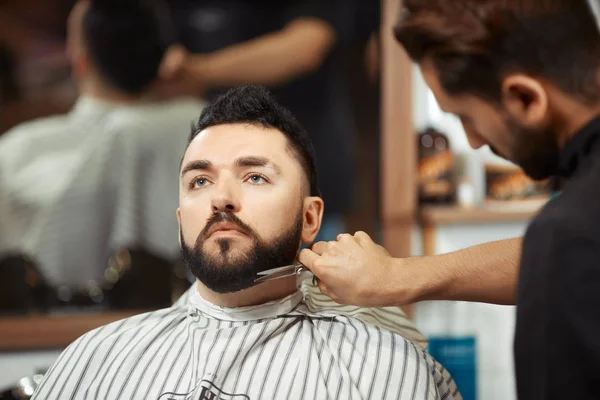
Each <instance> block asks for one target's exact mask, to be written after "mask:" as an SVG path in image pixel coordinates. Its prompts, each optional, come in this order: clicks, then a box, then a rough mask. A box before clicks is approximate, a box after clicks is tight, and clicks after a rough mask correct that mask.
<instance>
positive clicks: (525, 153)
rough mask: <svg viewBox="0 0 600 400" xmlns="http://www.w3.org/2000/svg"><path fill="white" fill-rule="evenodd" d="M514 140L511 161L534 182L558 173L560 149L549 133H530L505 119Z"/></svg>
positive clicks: (509, 119)
mask: <svg viewBox="0 0 600 400" xmlns="http://www.w3.org/2000/svg"><path fill="white" fill-rule="evenodd" d="M505 121H506V124H507V126H508V128H509V129H510V130H511V133H512V135H513V137H514V138H515V143H516V146H514V147H513V154H512V160H511V161H513V162H514V163H515V164H517V165H519V166H520V167H521V168H522V169H523V171H524V172H525V173H526V174H527V175H528V176H529V177H530V178H531V179H534V180H542V179H546V178H549V177H551V176H554V175H556V174H557V173H558V166H559V157H560V149H559V147H558V143H557V141H556V135H555V134H554V132H551V131H547V130H546V131H532V130H530V129H526V128H524V127H522V126H521V125H520V124H518V123H516V122H515V121H514V120H512V119H511V118H505Z"/></svg>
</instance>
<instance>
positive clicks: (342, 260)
mask: <svg viewBox="0 0 600 400" xmlns="http://www.w3.org/2000/svg"><path fill="white" fill-rule="evenodd" d="M298 259H299V261H300V262H301V263H302V264H304V265H305V266H306V267H308V268H309V269H310V270H311V271H312V273H313V274H314V275H315V276H316V277H317V278H318V280H319V284H318V285H319V289H320V290H321V291H322V292H323V293H324V294H326V295H328V296H329V297H331V298H332V299H333V300H335V301H336V302H338V303H342V304H353V305H357V306H364V307H377V306H391V305H399V304H402V303H408V302H410V299H409V298H408V293H407V297H405V298H402V297H403V296H402V291H399V290H398V289H399V288H400V286H401V283H397V282H396V281H397V279H398V277H397V276H396V275H398V272H401V271H399V270H398V268H402V266H401V265H398V263H399V262H401V261H402V260H398V259H394V258H392V256H390V253H388V252H387V250H385V249H384V248H383V247H381V246H379V245H378V244H376V243H375V242H373V240H371V238H370V237H369V235H367V234H366V233H364V232H356V233H355V234H354V235H350V234H347V233H344V234H341V235H339V236H338V238H337V241H332V242H318V243H315V244H314V245H313V246H312V247H311V249H303V250H302V251H301V252H300V254H299V256H298ZM399 296H400V297H399Z"/></svg>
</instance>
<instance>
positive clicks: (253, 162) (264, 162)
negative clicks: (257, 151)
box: [234, 156, 281, 174]
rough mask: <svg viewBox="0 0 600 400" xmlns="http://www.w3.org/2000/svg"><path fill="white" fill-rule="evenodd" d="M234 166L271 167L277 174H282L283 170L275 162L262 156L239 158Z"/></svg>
mask: <svg viewBox="0 0 600 400" xmlns="http://www.w3.org/2000/svg"><path fill="white" fill-rule="evenodd" d="M234 165H235V166H236V167H238V168H244V167H271V168H273V169H274V170H275V172H276V173H278V174H279V173H280V172H281V168H280V167H279V165H277V164H275V163H274V162H273V161H271V160H269V159H268V158H266V157H260V156H245V157H238V158H236V160H235V163H234Z"/></svg>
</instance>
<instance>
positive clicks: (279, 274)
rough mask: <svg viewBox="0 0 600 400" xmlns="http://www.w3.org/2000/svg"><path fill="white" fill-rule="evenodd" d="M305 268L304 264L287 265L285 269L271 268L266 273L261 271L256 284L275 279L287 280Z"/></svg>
mask: <svg viewBox="0 0 600 400" xmlns="http://www.w3.org/2000/svg"><path fill="white" fill-rule="evenodd" d="M302 267H303V265H302V264H292V265H286V266H284V267H277V268H271V269H268V270H266V271H261V272H259V273H258V274H256V275H257V276H258V278H256V279H255V280H254V282H265V281H270V280H273V279H279V278H287V277H288V276H292V275H296V274H298V272H299V271H300V270H301V268H302Z"/></svg>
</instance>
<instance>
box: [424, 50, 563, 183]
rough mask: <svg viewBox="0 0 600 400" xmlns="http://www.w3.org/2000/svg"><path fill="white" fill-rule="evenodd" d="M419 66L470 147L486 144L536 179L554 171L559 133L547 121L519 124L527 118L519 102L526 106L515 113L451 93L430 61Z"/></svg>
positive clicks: (556, 162)
mask: <svg viewBox="0 0 600 400" xmlns="http://www.w3.org/2000/svg"><path fill="white" fill-rule="evenodd" d="M420 67H421V71H422V73H423V78H424V79H425V81H426V83H427V85H428V86H429V88H430V89H431V91H432V92H433V95H434V96H435V98H436V100H437V102H438V104H439V106H440V108H441V109H443V110H444V111H446V112H449V113H452V114H455V115H456V116H457V117H458V118H460V120H461V123H462V125H463V128H464V130H465V133H466V135H467V138H468V140H469V144H470V145H471V147H473V148H474V149H478V148H480V147H482V146H484V145H489V147H490V149H491V150H492V152H494V153H495V154H497V155H498V156H500V157H503V158H505V159H507V160H509V161H511V162H513V163H515V164H517V165H519V166H520V167H521V168H522V169H523V171H524V172H525V173H526V174H527V175H529V176H530V177H531V178H533V179H536V180H539V179H545V178H548V177H550V176H552V175H554V174H555V173H556V170H557V167H558V158H559V153H560V150H559V147H558V142H557V139H556V138H557V136H558V133H557V132H555V131H553V130H552V129H551V128H549V126H548V125H547V124H543V123H539V124H536V125H533V126H532V125H531V124H529V126H526V125H525V124H524V123H522V119H525V118H526V117H527V116H526V113H527V112H528V111H527V110H525V108H526V107H527V105H520V106H523V107H525V108H522V109H523V110H525V111H524V112H518V113H516V115H514V114H513V113H510V112H508V111H507V110H505V109H500V108H499V107H497V106H494V105H492V104H491V103H488V102H486V101H484V100H482V99H480V98H479V97H476V96H470V95H462V96H450V95H448V94H447V93H446V92H445V90H444V89H443V88H442V87H441V84H440V81H439V78H438V75H437V72H436V70H435V68H434V67H433V66H432V65H431V63H427V62H425V63H423V64H421V65H420ZM518 101H520V100H519V99H516V100H515V102H518ZM513 103H514V102H513ZM517 106H519V105H517ZM512 109H514V108H512V107H511V110H512ZM545 111H546V110H543V112H544V113H545ZM530 112H531V111H530ZM532 112H537V110H533V111H532ZM538 114H539V113H538Z"/></svg>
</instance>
